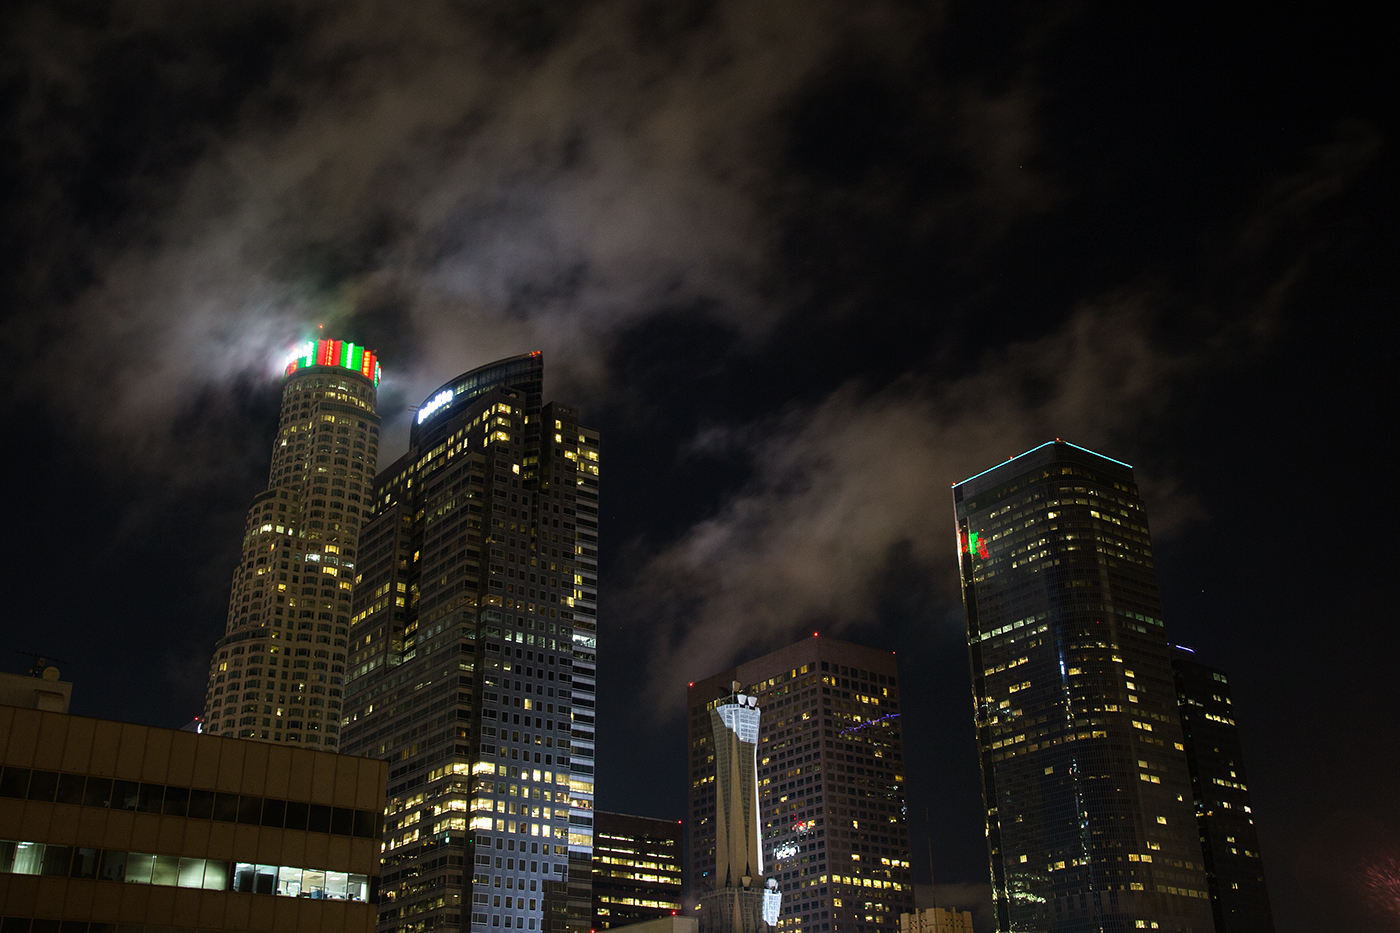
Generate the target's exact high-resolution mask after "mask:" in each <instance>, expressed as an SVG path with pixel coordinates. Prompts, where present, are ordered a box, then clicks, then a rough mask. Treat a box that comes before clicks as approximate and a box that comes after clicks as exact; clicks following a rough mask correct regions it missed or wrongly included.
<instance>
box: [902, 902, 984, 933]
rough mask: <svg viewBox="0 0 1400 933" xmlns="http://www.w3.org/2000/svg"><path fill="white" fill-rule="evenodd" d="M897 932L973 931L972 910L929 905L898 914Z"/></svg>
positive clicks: (954, 932)
mask: <svg viewBox="0 0 1400 933" xmlns="http://www.w3.org/2000/svg"><path fill="white" fill-rule="evenodd" d="M899 933H973V931H972V911H970V910H961V911H959V910H953V909H952V908H950V907H929V908H928V909H926V910H916V911H914V912H913V913H912V914H900V915H899Z"/></svg>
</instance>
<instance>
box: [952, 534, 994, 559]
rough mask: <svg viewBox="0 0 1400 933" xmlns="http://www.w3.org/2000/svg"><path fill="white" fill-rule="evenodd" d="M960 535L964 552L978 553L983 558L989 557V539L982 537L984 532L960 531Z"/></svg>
mask: <svg viewBox="0 0 1400 933" xmlns="http://www.w3.org/2000/svg"><path fill="white" fill-rule="evenodd" d="M958 537H960V538H962V552H963V553H964V554H976V555H977V556H978V557H980V558H982V559H983V560H986V559H987V539H986V538H984V537H982V532H980V531H960V532H958Z"/></svg>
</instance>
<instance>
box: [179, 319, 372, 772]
mask: <svg viewBox="0 0 1400 933" xmlns="http://www.w3.org/2000/svg"><path fill="white" fill-rule="evenodd" d="M379 377H380V370H379V363H378V361H377V360H376V359H375V357H374V354H373V353H372V352H370V351H368V350H366V349H364V348H363V347H357V346H355V345H354V344H353V343H350V342H349V341H340V340H320V341H316V342H313V343H309V344H307V345H306V346H305V347H304V348H303V350H302V353H301V355H300V356H298V357H296V358H295V359H293V360H292V361H291V362H290V363H288V365H287V369H286V376H285V378H284V379H283V383H282V411H281V417H280V419H279V421H278V425H277V434H276V436H275V437H274V438H273V441H272V468H271V470H270V472H269V475H268V481H267V489H266V490H265V491H263V492H261V493H259V494H258V495H257V496H255V497H254V498H253V505H252V507H251V508H250V509H249V510H248V517H247V520H246V522H245V524H244V531H243V555H242V559H241V560H240V562H239V565H238V567H237V568H236V569H235V570H234V574H233V591H232V595H231V597H230V598H229V610H228V621H227V624H226V626H225V629H224V636H223V637H222V638H220V639H219V641H218V643H217V644H216V645H215V646H214V655H213V658H212V661H211V662H210V669H209V687H208V692H207V693H206V698H205V703H204V731H205V732H209V733H213V734H215V735H223V736H236V737H238V738H245V739H257V740H260V741H264V742H279V743H295V744H297V745H302V746H305V745H313V746H316V747H318V748H325V749H331V750H334V749H336V748H337V747H339V744H340V720H341V703H342V692H343V690H344V687H345V652H346V641H347V639H348V638H349V634H350V605H351V602H350V596H351V587H352V585H353V580H354V576H355V563H356V559H357V556H356V549H357V547H358V543H359V532H360V526H361V524H362V523H363V522H364V520H365V518H366V517H367V514H368V506H369V498H370V483H371V482H372V481H373V479H374V466H375V462H376V459H377V457H378V448H379V416H378V415H376V414H375V395H376V389H377V386H378V385H379Z"/></svg>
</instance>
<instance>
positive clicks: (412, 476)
mask: <svg viewBox="0 0 1400 933" xmlns="http://www.w3.org/2000/svg"><path fill="white" fill-rule="evenodd" d="M543 384H544V362H543V358H542V357H541V355H540V354H539V353H530V354H525V355H523V356H518V357H513V358H510V359H506V360H501V361H499V362H496V363H492V364H490V365H488V366H483V367H480V368H478V369H474V370H472V371H470V372H468V373H464V374H463V375H461V376H458V377H457V378H456V379H453V380H452V381H451V382H449V383H447V384H446V385H444V386H442V387H441V388H440V389H438V390H437V391H436V392H434V393H433V394H432V395H431V396H429V397H428V398H427V399H426V400H425V401H424V402H423V404H422V405H421V406H420V407H419V409H418V418H417V423H416V424H414V425H413V426H412V429H411V433H410V438H409V450H408V452H407V453H406V454H404V455H403V456H402V457H400V458H399V459H398V460H396V461H394V462H393V463H392V464H390V465H389V466H388V467H386V468H385V469H383V470H382V471H381V472H380V473H379V475H378V477H376V479H375V481H374V489H373V492H372V494H371V495H370V496H369V498H368V501H367V503H366V505H365V511H366V512H367V513H368V516H369V517H368V520H367V522H366V524H365V526H364V529H363V531H362V533H361V539H360V540H361V548H360V552H361V553H360V561H359V564H358V568H357V569H358V573H357V576H356V585H355V599H354V607H353V616H352V619H351V629H350V645H349V661H348V671H347V686H346V700H345V702H346V706H345V714H346V717H347V725H346V727H345V732H344V741H343V743H342V750H344V751H347V752H352V753H354V754H360V755H367V756H370V757H374V758H382V759H385V760H387V761H388V762H389V790H388V801H387V804H386V807H385V817H386V826H385V833H384V837H385V838H384V874H383V897H382V898H381V901H380V911H379V929H380V930H381V931H389V930H400V931H414V933H422V931H429V930H468V929H472V930H481V931H486V930H491V931H492V933H495V931H496V930H498V929H501V928H505V929H514V930H543V931H550V933H559V931H571V933H582V931H586V930H587V929H588V928H589V923H590V920H591V918H592V909H591V899H590V895H589V887H590V876H591V874H592V866H593V814H592V807H593V718H594V709H595V689H596V686H595V685H596V677H595V654H594V651H595V645H596V640H595V636H596V629H597V625H596V618H597V608H596V607H597V602H596V600H597V585H598V571H597V566H598V565H597V560H598V475H599V465H598V464H599V460H598V435H597V432H595V431H592V430H591V429H588V428H585V427H581V426H580V425H579V423H578V417H577V413H576V411H575V410H574V409H572V408H569V407H567V406H564V405H559V404H555V403H544V402H543V401H542V390H543Z"/></svg>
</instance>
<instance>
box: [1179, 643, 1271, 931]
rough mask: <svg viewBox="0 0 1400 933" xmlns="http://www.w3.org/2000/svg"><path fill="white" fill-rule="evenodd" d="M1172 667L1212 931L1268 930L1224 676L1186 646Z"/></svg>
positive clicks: (1268, 918) (1241, 759)
mask: <svg viewBox="0 0 1400 933" xmlns="http://www.w3.org/2000/svg"><path fill="white" fill-rule="evenodd" d="M1172 671H1173V672H1174V673H1175V674H1176V701H1177V704H1178V705H1179V708H1180V710H1181V729H1182V732H1183V734H1184V735H1185V737H1186V760H1187V761H1188V762H1189V763H1190V766H1191V789H1192V794H1193V796H1194V797H1195V802H1196V824H1197V827H1198V828H1199V830H1200V837H1201V849H1202V854H1203V855H1204V856H1205V866H1206V875H1207V877H1208V878H1209V879H1210V901H1211V906H1212V907H1213V908H1214V910H1215V929H1216V933H1273V931H1274V918H1273V911H1272V909H1271V908H1270V906H1269V891H1268V888H1267V886H1266V885H1265V884H1264V864H1263V862H1262V861H1261V859H1260V855H1259V834H1258V833H1257V832H1256V831H1255V829H1254V811H1253V809H1252V807H1251V806H1250V803H1249V779H1248V777H1246V776H1245V770H1244V751H1243V749H1242V748H1241V746H1240V731H1239V727H1238V726H1236V725H1235V711H1234V703H1233V701H1232V700H1231V697H1230V678H1229V677H1227V676H1225V672H1224V671H1222V670H1219V669H1218V668H1214V667H1209V666H1207V665H1205V664H1202V663H1200V662H1199V661H1197V660H1196V657H1195V652H1193V651H1192V650H1191V649H1190V648H1181V647H1177V648H1176V649H1175V651H1174V652H1173V657H1172Z"/></svg>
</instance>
